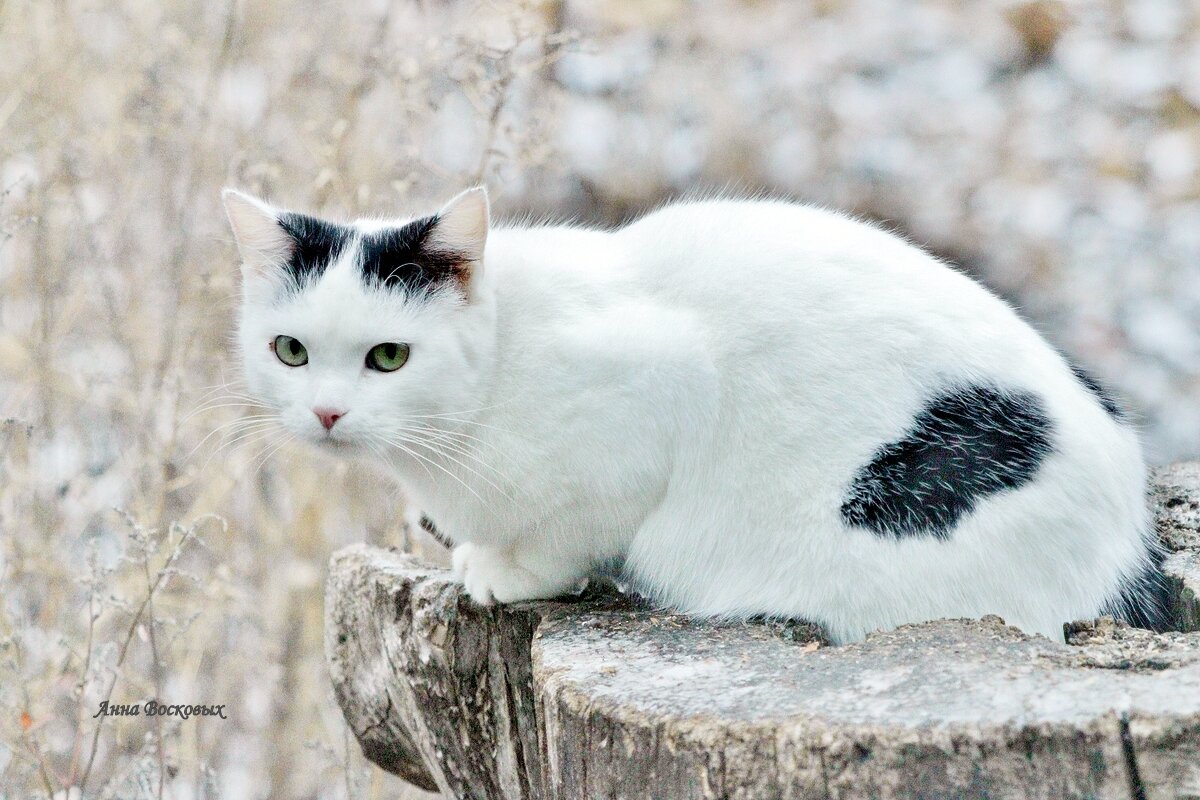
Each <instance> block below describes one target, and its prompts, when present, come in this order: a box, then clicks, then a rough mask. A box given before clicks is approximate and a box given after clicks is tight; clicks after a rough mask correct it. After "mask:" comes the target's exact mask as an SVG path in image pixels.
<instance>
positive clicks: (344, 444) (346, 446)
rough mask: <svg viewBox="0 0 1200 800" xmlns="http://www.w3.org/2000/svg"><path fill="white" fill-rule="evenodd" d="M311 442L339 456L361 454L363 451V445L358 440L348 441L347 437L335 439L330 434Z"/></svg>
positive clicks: (324, 451) (316, 446) (347, 456)
mask: <svg viewBox="0 0 1200 800" xmlns="http://www.w3.org/2000/svg"><path fill="white" fill-rule="evenodd" d="M309 444H310V445H312V446H313V447H315V448H316V449H318V450H320V451H321V452H323V453H328V454H329V455H334V456H339V457H341V458H350V457H353V456H359V455H362V453H363V448H362V446H361V445H359V444H358V443H357V442H350V441H346V440H345V439H334V438H333V437H330V436H325V437H322V438H320V439H315V440H312V441H310V442H309Z"/></svg>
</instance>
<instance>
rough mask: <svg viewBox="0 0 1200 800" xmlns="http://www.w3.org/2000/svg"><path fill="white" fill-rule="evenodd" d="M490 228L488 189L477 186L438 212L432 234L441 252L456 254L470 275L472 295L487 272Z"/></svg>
mask: <svg viewBox="0 0 1200 800" xmlns="http://www.w3.org/2000/svg"><path fill="white" fill-rule="evenodd" d="M489 225H490V219H489V211H488V195H487V189H485V188H484V187H482V186H476V187H475V188H474V189H467V190H466V191H465V192H463V193H461V194H460V195H458V196H457V197H455V198H454V199H453V200H451V201H450V202H449V203H447V204H446V206H445V207H444V208H443V209H442V210H441V211H439V212H438V215H437V224H436V225H434V227H433V230H432V231H431V235H432V239H433V241H432V244H433V245H434V246H435V247H436V248H437V249H438V250H445V251H448V252H451V253H454V254H456V255H457V256H458V257H459V258H461V259H462V265H461V266H462V268H463V269H464V270H465V271H466V273H467V274H466V275H465V277H466V278H467V281H466V283H467V287H466V288H468V293H469V288H470V286H472V285H474V284H475V282H476V281H477V280H478V279H479V276H480V275H481V274H482V272H483V248H484V245H486V244H487V235H488V227H489Z"/></svg>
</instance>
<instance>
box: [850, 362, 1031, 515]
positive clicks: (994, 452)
mask: <svg viewBox="0 0 1200 800" xmlns="http://www.w3.org/2000/svg"><path fill="white" fill-rule="evenodd" d="M1050 433H1051V425H1050V420H1049V419H1047V417H1046V414H1045V412H1044V411H1043V410H1042V404H1041V401H1040V400H1039V399H1038V398H1037V396H1036V395H1033V394H1029V393H1027V392H1007V391H1002V390H1000V389H996V388H992V387H987V386H968V387H964V388H959V389H952V390H950V391H947V392H944V393H942V394H939V395H937V396H936V397H934V398H933V399H932V400H931V401H930V402H929V403H928V404H927V405H926V406H925V408H924V409H922V410H921V412H920V413H919V414H917V416H916V417H915V418H914V419H913V425H912V428H911V429H910V430H909V432H908V433H907V434H906V435H905V436H904V438H902V439H899V440H898V441H895V442H891V443H889V444H885V445H883V446H882V447H880V448H879V450H878V451H876V453H875V457H874V458H873V459H872V460H871V461H870V463H868V464H866V465H865V466H863V467H860V468H859V470H858V472H857V474H856V475H855V476H854V480H853V481H852V482H851V484H850V488H849V491H848V493H847V495H846V499H845V501H844V502H843V503H842V509H841V511H842V519H843V520H844V521H845V523H846V524H847V525H852V526H855V527H859V528H867V529H868V530H870V531H872V532H873V533H875V534H877V535H879V536H883V537H891V538H896V539H900V538H904V537H908V536H934V537H936V538H938V539H948V538H949V537H950V531H951V529H952V528H953V527H954V525H955V524H956V523H957V522H958V520H959V519H960V518H961V517H962V516H964V515H965V514H968V513H970V512H971V511H972V509H974V508H975V504H976V502H978V501H979V500H980V499H981V498H984V497H987V496H988V495H991V494H995V493H997V492H1001V491H1003V490H1005V489H1015V488H1017V487H1019V486H1021V485H1022V484H1025V483H1028V482H1029V481H1030V480H1032V479H1033V476H1034V475H1035V474H1036V473H1037V470H1038V467H1039V466H1040V465H1041V463H1042V459H1043V458H1045V456H1046V455H1047V454H1048V453H1049V452H1050V449H1051V445H1050Z"/></svg>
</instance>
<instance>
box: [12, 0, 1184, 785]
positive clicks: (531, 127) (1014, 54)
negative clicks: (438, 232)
mask: <svg viewBox="0 0 1200 800" xmlns="http://www.w3.org/2000/svg"><path fill="white" fill-rule="evenodd" d="M0 43H2V44H3V53H4V55H3V58H0V419H2V420H3V428H2V430H0V446H2V448H3V449H2V451H0V798H8V797H13V798H17V797H22V798H23V797H28V796H32V795H33V794H35V793H36V794H39V795H45V796H52V797H55V798H58V797H62V798H75V797H79V796H80V795H81V794H82V796H84V797H119V798H135V797H174V798H214V797H220V796H224V797H230V798H243V797H268V796H269V797H276V798H318V797H320V798H352V797H353V798H357V797H398V796H399V797H421V796H424V795H422V794H421V793H419V792H416V791H410V790H408V789H406V788H404V787H403V785H402V784H401V783H400V782H399V781H398V780H396V779H393V778H391V777H389V776H386V775H384V774H382V773H380V772H379V771H378V770H376V769H374V768H372V767H370V766H368V765H367V764H366V763H365V762H364V761H363V759H362V758H361V756H360V755H359V754H358V751H357V746H356V745H355V743H354V741H353V739H352V737H350V736H349V734H348V733H347V731H346V729H345V726H344V725H343V723H342V720H341V716H340V713H339V712H338V710H337V708H336V706H335V705H334V703H333V701H332V697H331V692H330V689H329V687H328V682H327V679H326V674H325V668H324V661H323V656H322V647H321V628H322V624H321V623H322V620H321V615H322V580H323V574H324V569H325V563H326V559H327V557H328V555H329V553H330V551H331V550H332V549H334V548H336V547H338V546H340V545H343V544H346V543H350V542H354V541H361V540H367V541H370V542H374V543H377V544H385V545H393V546H397V547H407V548H411V549H421V548H423V547H425V548H428V546H427V544H426V543H424V542H421V541H419V540H417V539H416V538H415V535H414V534H412V533H411V532H409V531H407V530H405V527H404V525H403V523H402V521H401V519H400V514H399V511H400V509H401V508H402V505H403V499H402V497H401V495H400V494H399V492H398V490H397V489H396V487H395V486H393V485H391V484H390V483H389V482H388V481H387V480H385V479H384V478H381V477H379V476H376V475H373V474H370V473H367V472H365V471H362V470H360V469H351V468H348V467H346V466H343V465H337V464H333V463H330V462H324V461H318V460H316V457H315V456H313V455H312V454H309V453H307V452H304V451H296V450H293V449H292V448H290V447H288V446H286V445H283V446H280V445H281V444H282V442H281V439H280V438H279V437H278V436H277V435H276V432H275V431H273V430H271V429H269V428H265V427H256V426H255V424H254V420H253V419H252V418H251V417H250V416H248V415H253V414H254V413H255V412H254V410H253V408H252V407H249V406H248V405H247V404H246V402H245V398H244V397H242V396H241V392H240V390H239V389H238V386H237V375H236V370H235V368H234V365H233V363H232V361H231V359H230V357H229V350H228V347H227V342H228V339H229V335H230V326H231V320H232V313H233V310H234V307H235V303H236V299H237V291H238V289H237V270H236V263H235V262H236V259H235V250H234V246H233V243H232V241H231V238H230V236H229V233H228V231H227V229H226V223H225V219H224V215H223V213H222V211H221V209H220V205H219V190H220V189H221V187H222V186H225V185H233V186H238V187H241V188H244V189H247V190H249V191H252V192H257V193H260V194H263V195H266V196H268V197H269V198H271V199H272V200H274V201H276V202H278V203H280V204H283V205H288V206H292V207H296V208H300V209H306V210H310V211H315V212H320V213H324V214H327V215H330V216H333V217H347V216H353V215H359V214H401V213H406V212H410V211H411V212H419V211H426V210H429V209H430V208H431V207H436V206H437V205H439V204H440V203H441V202H443V201H444V200H445V199H447V198H448V197H449V196H450V195H452V194H453V193H455V192H457V191H458V190H460V189H462V188H464V187H466V186H469V185H472V184H475V183H479V182H486V183H487V184H488V186H489V188H490V189H491V191H492V197H493V200H494V206H495V209H496V212H497V214H498V215H499V216H500V217H505V216H509V217H519V216H521V215H525V214H533V215H536V216H552V217H557V218H577V219H581V220H586V221H590V222H596V223H602V224H614V223H619V222H620V221H622V220H625V219H628V218H629V217H630V216H631V215H634V214H637V213H639V212H640V211H642V210H644V209H647V208H649V207H652V206H653V205H655V204H656V203H659V202H661V201H662V200H664V199H665V198H668V197H671V196H673V195H677V194H681V193H687V192H695V191H698V190H728V191H733V192H739V193H756V192H763V191H766V192H770V193H772V194H782V195H788V196H792V197H796V198H799V199H803V200H808V201H812V202H815V203H820V204H823V205H828V206H835V207H838V208H844V209H849V210H852V211H854V212H856V213H858V214H860V215H862V216H864V217H870V218H873V219H877V220H880V221H882V222H883V223H884V224H886V225H887V226H889V227H890V228H892V229H894V230H897V231H900V232H903V233H904V234H905V235H907V236H909V237H911V238H912V239H913V240H915V241H917V242H919V243H921V244H923V245H925V246H926V247H928V248H929V249H931V250H932V251H933V252H935V253H937V254H939V255H942V256H944V257H947V258H949V259H952V260H953V261H954V262H956V263H957V264H959V265H960V266H961V267H962V268H963V269H965V270H967V271H969V272H971V273H972V274H974V275H976V276H977V277H978V278H980V279H981V280H983V281H984V282H986V283H987V284H988V285H990V286H991V287H993V288H994V289H995V290H996V291H998V292H999V293H1001V294H1002V295H1003V296H1005V297H1006V298H1008V299H1009V300H1010V301H1012V302H1013V303H1015V304H1016V305H1018V306H1019V307H1020V308H1021V310H1022V313H1023V314H1024V315H1025V316H1026V318H1028V319H1029V320H1031V321H1032V322H1033V323H1034V324H1035V325H1036V326H1037V327H1038V328H1039V329H1040V330H1041V331H1043V332H1044V333H1045V334H1046V335H1047V336H1048V337H1049V338H1050V339H1051V340H1052V341H1053V342H1054V343H1056V344H1057V345H1058V346H1059V347H1060V348H1061V349H1063V350H1064V351H1066V352H1068V353H1070V354H1071V355H1072V356H1073V357H1075V358H1076V359H1077V360H1078V361H1080V362H1081V363H1083V364H1085V365H1087V366H1088V367H1089V368H1091V370H1092V371H1094V372H1095V373H1096V374H1097V375H1099V376H1100V377H1101V378H1102V379H1103V380H1104V381H1105V382H1107V383H1108V384H1109V385H1110V386H1111V387H1112V388H1113V389H1115V390H1116V392H1117V393H1118V394H1120V395H1122V396H1123V397H1124V400H1125V402H1126V404H1127V405H1128V406H1129V407H1130V408H1131V409H1132V410H1133V411H1134V412H1135V413H1136V415H1137V416H1138V418H1139V420H1140V424H1141V426H1142V430H1143V434H1144V439H1145V442H1146V445H1147V448H1148V452H1149V454H1150V458H1151V460H1152V461H1154V462H1159V463H1161V462H1166V461H1171V460H1176V459H1182V458H1187V457H1196V456H1198V455H1200V402H1197V401H1198V398H1200V330H1198V327H1197V320H1198V319H1200V171H1198V170H1200V11H1198V9H1197V6H1196V5H1195V4H1194V3H1191V2H1188V0H1130V2H1107V1H1102V0H1098V1H1097V2H1058V1H1057V0H1034V1H1033V2H1007V1H1002V0H985V1H984V0H981V1H980V2H973V3H958V2H949V1H946V2H939V1H938V0H920V1H919V2H909V1H908V0H810V1H807V2H799V1H796V2H793V1H791V0H711V2H684V1H683V0H644V1H641V2H634V0H587V1H586V2H585V0H571V1H567V0H556V1H553V2H551V1H550V0H547V1H546V2H534V1H533V0H530V1H529V2H501V1H500V0H497V1H496V2H482V3H480V2H468V1H466V0H463V1H462V2H445V1H444V0H437V1H435V0H425V1H424V2H415V0H409V1H403V2H402V1H401V0H396V1H395V2H388V1H387V0H375V1H373V2H363V3H357V4H340V3H331V2H315V1H313V2H300V1H297V2H277V3H270V4H267V3H250V2H240V1H239V0H218V1H214V2H208V3H199V2H184V1H183V0H125V1H124V2H120V1H119V0H113V1H112V2H99V0H53V2H50V1H46V0H36V1H35V0H3V2H0ZM239 420H240V421H239ZM231 434H232V435H231ZM427 554H429V555H431V556H433V557H437V556H438V554H437V553H436V552H433V551H431V550H427ZM150 697H160V698H162V699H163V700H164V701H165V702H172V703H209V704H218V703H220V704H225V705H226V708H227V715H228V717H229V718H228V719H226V720H222V719H214V718H201V719H192V720H188V721H186V722H181V721H179V720H177V719H168V720H162V719H161V718H147V717H145V716H142V717H126V718H111V719H93V718H92V715H93V714H94V713H95V712H96V710H97V708H98V707H99V704H100V702H101V701H103V700H105V699H109V700H110V702H121V703H139V702H144V701H145V700H146V699H148V698H150ZM72 787H74V788H72Z"/></svg>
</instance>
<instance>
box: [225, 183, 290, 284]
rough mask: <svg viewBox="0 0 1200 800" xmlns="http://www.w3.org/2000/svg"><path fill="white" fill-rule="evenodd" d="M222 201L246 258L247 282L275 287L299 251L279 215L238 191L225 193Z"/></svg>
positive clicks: (255, 199)
mask: <svg viewBox="0 0 1200 800" xmlns="http://www.w3.org/2000/svg"><path fill="white" fill-rule="evenodd" d="M221 199H222V200H223V201H224V203H225V213H226V214H227V215H228V216H229V225H230V227H231V228H233V238H234V239H236V240H237V246H238V252H239V253H240V254H241V256H242V276H243V278H244V279H245V280H246V282H247V283H250V282H251V281H253V282H261V281H264V280H265V281H267V282H269V283H275V282H276V280H277V279H278V277H279V274H280V272H281V271H282V270H281V269H280V267H282V266H283V265H284V264H285V263H286V262H287V260H288V258H289V257H290V256H291V252H292V249H293V248H294V247H295V242H294V241H293V240H292V238H291V237H290V236H289V235H288V233H287V231H285V230H284V229H283V227H282V226H281V225H280V224H279V212H278V211H276V210H275V209H274V208H272V207H271V206H269V205H267V204H266V203H264V202H263V201H262V200H259V199H258V198H257V197H251V196H250V195H248V194H246V193H244V192H239V191H238V190H237V189H226V190H224V191H223V192H221Z"/></svg>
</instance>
